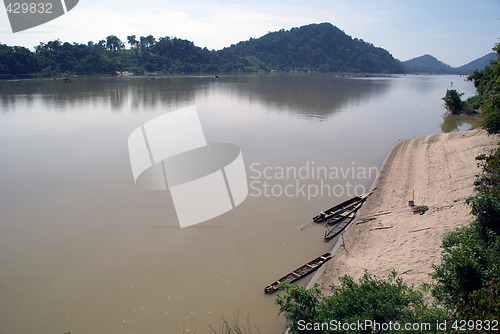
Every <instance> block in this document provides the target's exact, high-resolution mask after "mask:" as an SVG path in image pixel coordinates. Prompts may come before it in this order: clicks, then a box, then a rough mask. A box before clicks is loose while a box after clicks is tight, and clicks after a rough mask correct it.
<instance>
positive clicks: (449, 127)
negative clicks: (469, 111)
mask: <svg viewBox="0 0 500 334" xmlns="http://www.w3.org/2000/svg"><path fill="white" fill-rule="evenodd" d="M480 125H481V120H480V118H479V117H478V116H468V115H453V114H449V113H446V114H444V115H443V123H441V131H442V132H443V133H449V132H456V131H464V130H467V129H471V128H476V127H478V126H480Z"/></svg>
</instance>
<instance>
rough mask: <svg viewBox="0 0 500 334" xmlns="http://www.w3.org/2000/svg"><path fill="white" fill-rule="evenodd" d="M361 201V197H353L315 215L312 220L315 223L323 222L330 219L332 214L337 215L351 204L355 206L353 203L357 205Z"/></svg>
mask: <svg viewBox="0 0 500 334" xmlns="http://www.w3.org/2000/svg"><path fill="white" fill-rule="evenodd" d="M361 200H362V198H361V197H359V196H355V197H353V198H350V199H348V200H347V201H345V202H342V203H340V204H337V205H335V206H334V207H331V208H330V209H328V210H325V211H322V212H320V213H319V214H317V215H316V216H314V217H313V218H312V219H313V221H315V222H316V223H321V222H324V221H325V220H327V219H328V218H330V217H332V216H333V215H334V214H336V213H338V212H339V211H342V210H344V209H345V208H347V207H348V206H350V205H352V204H355V203H358V202H359V201H361Z"/></svg>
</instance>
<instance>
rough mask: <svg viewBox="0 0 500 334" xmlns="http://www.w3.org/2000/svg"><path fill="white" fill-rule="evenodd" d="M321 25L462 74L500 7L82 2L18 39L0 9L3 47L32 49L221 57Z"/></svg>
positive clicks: (493, 27) (402, 1) (497, 25)
mask: <svg viewBox="0 0 500 334" xmlns="http://www.w3.org/2000/svg"><path fill="white" fill-rule="evenodd" d="M20 2H21V1H20ZM322 22H330V23H332V24H333V25H335V26H337V27H339V28H340V29H341V30H343V31H344V32H345V33H346V34H348V35H350V36H352V37H357V38H360V39H364V40H365V41H367V42H370V43H373V44H374V45H376V46H379V47H382V48H384V49H387V50H388V51H389V52H390V53H392V55H393V56H394V57H395V58H398V59H401V60H408V59H410V58H413V57H417V56H421V55H423V54H427V53H428V54H432V55H433V56H435V57H436V58H438V59H440V60H442V61H444V62H446V63H448V64H450V65H452V66H459V65H463V64H465V63H467V62H469V61H471V60H474V59H476V58H478V57H481V56H483V55H485V54H487V53H488V52H491V48H492V47H493V46H494V45H495V44H496V43H498V42H500V40H499V38H500V0H411V1H409V0H300V1H299V0H266V1H264V0H257V1H241V0H240V1H238V0H233V1H227V0H163V1H161V0H139V1H138V0H135V1H132V0H80V2H79V4H78V5H77V6H76V7H75V8H74V9H73V10H72V11H70V12H69V13H67V14H66V15H64V16H62V17H60V18H57V19H55V20H53V21H51V22H49V23H46V24H44V25H41V26H38V27H35V28H32V29H30V30H27V31H24V32H19V33H16V34H13V33H12V30H11V28H10V25H9V21H8V18H7V13H6V11H5V8H2V9H0V43H4V44H7V45H22V46H26V47H29V48H33V47H34V46H35V45H38V44H39V42H48V41H51V40H55V39H60V40H62V41H63V42H78V43H86V42H88V41H94V42H97V41H99V40H100V39H104V38H105V37H106V36H108V35H116V36H118V37H119V38H120V39H121V40H122V41H124V42H126V40H127V36H128V35H132V34H134V35H137V37H140V36H147V35H153V36H155V37H156V38H157V39H158V38H159V37H165V36H170V37H178V38H182V39H187V40H190V41H193V42H194V43H195V44H196V45H197V46H201V47H207V48H209V49H216V50H218V49H221V48H223V47H225V46H230V45H231V44H233V43H237V42H239V41H242V40H247V39H249V38H250V37H254V38H257V37H260V36H262V35H264V34H266V33H268V32H270V31H276V30H279V29H282V28H283V29H287V30H288V29H290V28H292V27H300V26H303V25H306V24H310V23H322ZM127 46H128V45H127Z"/></svg>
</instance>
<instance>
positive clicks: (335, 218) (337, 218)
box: [325, 200, 364, 225]
mask: <svg viewBox="0 0 500 334" xmlns="http://www.w3.org/2000/svg"><path fill="white" fill-rule="evenodd" d="M363 202H364V200H361V201H358V202H355V203H354V204H351V205H349V206H348V207H346V208H345V209H342V210H340V211H338V212H337V213H335V214H333V215H332V216H331V217H329V218H328V219H327V220H326V221H325V223H326V224H328V225H334V224H338V223H340V222H341V221H343V220H344V219H346V218H347V217H348V216H349V215H350V214H351V212H356V211H357V210H358V209H359V208H360V207H361V205H362V204H363Z"/></svg>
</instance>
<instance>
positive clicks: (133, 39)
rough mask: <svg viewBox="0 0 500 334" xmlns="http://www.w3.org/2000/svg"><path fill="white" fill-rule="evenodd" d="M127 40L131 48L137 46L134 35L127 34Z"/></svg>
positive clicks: (137, 42)
mask: <svg viewBox="0 0 500 334" xmlns="http://www.w3.org/2000/svg"><path fill="white" fill-rule="evenodd" d="M127 41H128V44H130V48H131V49H133V48H134V47H135V49H137V48H138V45H139V41H138V40H137V39H136V36H135V35H130V36H127Z"/></svg>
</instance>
